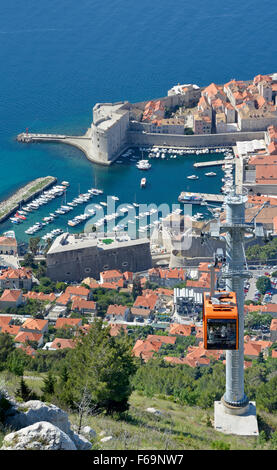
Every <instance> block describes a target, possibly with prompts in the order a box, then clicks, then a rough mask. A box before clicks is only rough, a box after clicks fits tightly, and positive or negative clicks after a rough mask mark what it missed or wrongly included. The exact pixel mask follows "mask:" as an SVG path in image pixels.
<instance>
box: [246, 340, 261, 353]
mask: <svg viewBox="0 0 277 470" xmlns="http://www.w3.org/2000/svg"><path fill="white" fill-rule="evenodd" d="M261 351H262V346H261V345H260V344H257V342H256V341H255V342H254V341H249V342H247V343H244V354H245V356H258V355H259V354H260V352H261Z"/></svg>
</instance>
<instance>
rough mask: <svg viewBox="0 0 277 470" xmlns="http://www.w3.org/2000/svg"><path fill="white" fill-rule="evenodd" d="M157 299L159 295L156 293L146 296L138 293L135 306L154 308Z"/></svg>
mask: <svg viewBox="0 0 277 470" xmlns="http://www.w3.org/2000/svg"><path fill="white" fill-rule="evenodd" d="M157 300H158V296H157V295H156V294H150V295H146V296H144V295H138V296H137V298H136V300H135V303H134V307H143V308H149V309H150V310H154V308H155V305H156V303H157Z"/></svg>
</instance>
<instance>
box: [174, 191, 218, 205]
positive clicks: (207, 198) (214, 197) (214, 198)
mask: <svg viewBox="0 0 277 470" xmlns="http://www.w3.org/2000/svg"><path fill="white" fill-rule="evenodd" d="M186 194H188V191H182V192H181V193H180V194H179V197H178V201H179V202H182V199H183V197H184V196H185V195H186ZM189 195H190V196H196V197H200V198H201V199H202V200H203V201H204V202H219V203H223V202H224V195H223V194H206V193H192V192H190V191H189ZM200 204H201V203H200Z"/></svg>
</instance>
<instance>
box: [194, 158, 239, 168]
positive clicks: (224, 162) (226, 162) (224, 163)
mask: <svg viewBox="0 0 277 470" xmlns="http://www.w3.org/2000/svg"><path fill="white" fill-rule="evenodd" d="M234 163H236V162H235V160H214V161H212V162H197V163H194V164H193V166H194V167H195V168H201V167H205V166H215V165H227V164H231V165H233V164H234Z"/></svg>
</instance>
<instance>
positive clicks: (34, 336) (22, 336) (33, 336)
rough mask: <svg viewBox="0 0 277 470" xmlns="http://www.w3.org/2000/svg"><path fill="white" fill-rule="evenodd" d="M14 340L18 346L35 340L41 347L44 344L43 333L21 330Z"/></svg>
mask: <svg viewBox="0 0 277 470" xmlns="http://www.w3.org/2000/svg"><path fill="white" fill-rule="evenodd" d="M14 341H15V343H16V346H17V347H18V346H19V345H21V344H23V345H25V344H26V343H28V341H32V342H35V343H37V347H40V346H42V344H43V335H42V334H41V333H34V332H27V331H19V333H18V334H17V335H16V337H15V338H14Z"/></svg>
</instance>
